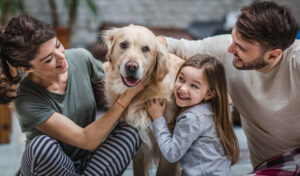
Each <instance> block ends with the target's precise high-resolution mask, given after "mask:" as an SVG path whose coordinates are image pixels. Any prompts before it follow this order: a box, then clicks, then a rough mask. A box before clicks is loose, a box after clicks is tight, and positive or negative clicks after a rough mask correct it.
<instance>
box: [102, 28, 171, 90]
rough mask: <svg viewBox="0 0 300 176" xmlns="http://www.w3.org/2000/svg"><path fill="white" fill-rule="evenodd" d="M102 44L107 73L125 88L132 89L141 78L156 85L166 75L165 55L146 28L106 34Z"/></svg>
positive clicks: (125, 29) (126, 29)
mask: <svg viewBox="0 0 300 176" xmlns="http://www.w3.org/2000/svg"><path fill="white" fill-rule="evenodd" d="M104 40H105V42H106V44H107V47H108V52H107V59H108V61H109V62H110V66H111V71H112V72H114V73H117V74H119V75H120V78H119V79H121V80H122V81H123V83H124V85H126V86H127V87H134V86H136V85H137V84H138V83H139V82H140V81H141V79H142V78H144V77H145V76H150V77H151V78H152V79H154V80H153V81H155V82H160V81H162V80H163V78H164V77H165V75H166V74H167V73H168V68H167V51H166V49H165V48H164V47H163V46H162V44H161V43H159V41H158V40H157V38H156V36H155V35H154V34H153V33H152V32H151V31H150V30H148V29H147V28H145V27H142V26H136V25H129V26H126V27H123V28H118V29H112V30H107V31H105V33H104Z"/></svg>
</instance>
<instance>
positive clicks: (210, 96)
mask: <svg viewBox="0 0 300 176" xmlns="http://www.w3.org/2000/svg"><path fill="white" fill-rule="evenodd" d="M215 95H216V91H215V90H208V91H207V93H206V96H205V97H204V99H205V100H206V101H208V100H210V99H211V98H213V97H214V96H215Z"/></svg>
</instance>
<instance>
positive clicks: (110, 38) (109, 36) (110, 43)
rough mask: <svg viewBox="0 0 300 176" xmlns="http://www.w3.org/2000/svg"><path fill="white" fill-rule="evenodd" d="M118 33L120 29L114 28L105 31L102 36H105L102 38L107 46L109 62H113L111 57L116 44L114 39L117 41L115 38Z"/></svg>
mask: <svg viewBox="0 0 300 176" xmlns="http://www.w3.org/2000/svg"><path fill="white" fill-rule="evenodd" d="M118 31H119V28H112V29H110V30H104V31H103V32H102V34H101V35H102V36H103V37H102V38H103V40H104V43H105V44H106V46H107V54H106V57H107V60H108V61H109V62H111V59H110V56H111V53H112V52H113V48H114V44H115V40H114V39H115V36H116V34H117V32H118Z"/></svg>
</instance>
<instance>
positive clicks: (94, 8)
mask: <svg viewBox="0 0 300 176" xmlns="http://www.w3.org/2000/svg"><path fill="white" fill-rule="evenodd" d="M86 1H87V4H88V6H89V8H90V9H91V10H92V12H93V14H94V15H97V14H98V11H97V6H96V4H95V2H94V1H93V0H86Z"/></svg>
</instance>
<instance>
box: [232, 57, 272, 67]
mask: <svg viewBox="0 0 300 176" xmlns="http://www.w3.org/2000/svg"><path fill="white" fill-rule="evenodd" d="M234 56H235V57H237V58H238V59H240V60H241V61H242V62H243V60H242V59H241V58H240V57H239V56H238V55H234ZM232 64H233V66H234V67H235V68H237V69H238V70H258V69H261V68H264V67H265V66H266V65H268V63H267V62H266V61H265V60H264V59H263V55H260V56H259V57H257V58H256V59H255V60H254V61H253V62H252V63H244V62H243V66H241V67H238V66H236V65H235V63H234V59H233V61H232Z"/></svg>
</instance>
